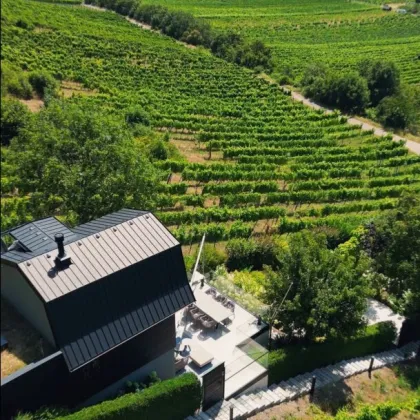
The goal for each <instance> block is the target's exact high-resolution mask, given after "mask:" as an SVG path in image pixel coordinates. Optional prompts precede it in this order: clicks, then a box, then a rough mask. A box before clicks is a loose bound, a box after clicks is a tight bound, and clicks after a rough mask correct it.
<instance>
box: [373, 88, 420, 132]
mask: <svg viewBox="0 0 420 420" xmlns="http://www.w3.org/2000/svg"><path fill="white" fill-rule="evenodd" d="M416 108H417V106H416V103H415V102H414V100H413V98H412V97H411V96H410V94H409V93H408V92H405V91H402V92H400V93H399V94H397V95H393V96H388V97H386V98H384V99H382V100H381V102H380V103H379V105H378V106H377V108H376V115H377V118H378V120H379V121H380V122H381V123H382V124H383V125H384V126H386V127H392V128H397V129H406V128H409V127H412V126H414V125H415V124H416V122H417V113H418V111H416Z"/></svg>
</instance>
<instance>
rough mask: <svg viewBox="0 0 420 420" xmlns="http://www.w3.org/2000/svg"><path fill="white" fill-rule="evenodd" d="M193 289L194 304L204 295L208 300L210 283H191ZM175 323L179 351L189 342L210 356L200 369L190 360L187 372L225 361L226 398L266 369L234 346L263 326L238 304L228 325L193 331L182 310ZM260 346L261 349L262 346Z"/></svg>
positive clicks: (201, 371) (200, 371)
mask: <svg viewBox="0 0 420 420" xmlns="http://www.w3.org/2000/svg"><path fill="white" fill-rule="evenodd" d="M192 288H193V292H194V295H195V298H196V300H197V303H199V302H200V300H201V299H202V298H203V296H204V299H208V297H209V295H207V294H206V293H205V292H206V290H208V289H209V288H210V286H208V285H207V284H204V287H203V288H200V285H199V284H195V285H194V284H193V286H192ZM215 303H216V304H219V305H220V307H221V309H222V310H224V309H225V308H224V306H223V305H222V304H221V303H218V302H216V301H215ZM176 324H177V337H179V338H180V340H179V341H180V344H179V349H180V350H182V349H183V348H184V346H185V345H189V346H190V347H191V349H192V351H194V346H198V347H199V348H200V347H201V348H204V349H205V350H206V351H207V352H209V353H211V354H212V356H213V360H212V362H211V363H210V364H208V365H206V366H203V367H202V368H198V366H196V365H195V364H194V362H192V361H190V363H189V364H188V365H187V367H186V370H187V371H192V372H194V373H196V374H197V375H198V376H201V375H203V374H204V373H206V372H208V371H209V370H211V369H213V368H214V367H215V366H217V365H219V364H220V363H222V362H224V363H225V368H226V374H225V379H226V382H225V397H228V396H229V395H231V394H232V393H234V392H235V391H236V390H238V389H241V388H242V387H244V386H246V385H247V384H248V383H249V382H251V381H252V380H253V379H255V378H257V377H259V376H261V375H262V374H264V373H265V372H266V369H265V368H264V367H263V366H262V365H261V364H260V363H258V362H256V361H255V360H254V359H252V358H251V357H249V356H248V355H247V354H246V350H245V351H243V350H242V349H240V348H238V347H237V346H238V344H240V343H243V342H244V341H246V340H247V339H248V340H249V337H251V336H252V335H254V334H255V333H257V332H258V331H260V330H261V329H263V328H264V327H265V325H264V324H261V325H258V320H257V318H256V317H255V316H254V315H252V314H251V313H249V312H248V311H246V310H245V309H244V308H242V307H240V306H239V305H237V304H236V305H235V311H234V317H233V318H232V322H231V323H230V324H228V325H227V326H224V325H221V324H220V325H219V327H218V328H217V329H212V330H203V331H201V330H196V329H194V328H193V325H192V324H191V322H190V321H187V320H186V319H185V318H184V316H183V311H180V312H178V313H177V314H176ZM250 341H251V342H252V343H251V344H250V345H252V346H254V345H255V346H256V347H257V348H260V347H259V345H258V344H256V343H255V344H254V342H253V341H252V340H250ZM261 349H262V350H264V349H263V348H262V347H261ZM260 351H261V350H260Z"/></svg>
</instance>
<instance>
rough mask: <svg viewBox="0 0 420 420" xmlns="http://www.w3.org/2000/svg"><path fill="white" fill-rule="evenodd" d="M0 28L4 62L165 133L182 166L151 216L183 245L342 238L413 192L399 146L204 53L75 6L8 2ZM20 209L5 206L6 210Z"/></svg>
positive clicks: (410, 162) (415, 160)
mask: <svg viewBox="0 0 420 420" xmlns="http://www.w3.org/2000/svg"><path fill="white" fill-rule="evenodd" d="M2 20H3V21H2V23H3V25H2V57H3V59H7V60H9V61H11V62H13V63H16V64H18V65H20V66H22V67H23V68H25V69H29V70H32V69H38V68H45V69H48V70H49V71H51V72H52V73H54V74H55V75H56V76H58V77H60V78H61V79H62V80H64V81H67V84H68V82H69V81H72V82H78V83H82V84H83V85H84V86H85V88H87V89H90V90H91V94H90V95H83V96H77V95H76V96H75V97H73V98H71V97H70V98H68V99H67V100H70V101H75V102H79V103H85V102H94V103H95V104H96V105H97V106H98V107H105V108H111V109H113V110H115V112H124V109H126V108H127V107H129V106H131V105H133V104H137V105H142V106H143V107H144V108H145V110H147V111H148V112H149V113H150V116H151V120H152V125H153V127H154V128H155V129H156V130H159V131H169V132H171V133H172V140H171V141H172V142H173V143H174V144H175V145H177V147H179V149H180V150H181V151H182V152H183V153H184V155H185V156H186V160H187V162H170V161H162V162H160V163H159V164H158V166H160V167H161V168H162V179H163V180H165V181H163V183H162V189H163V190H164V192H163V193H161V194H160V196H159V199H158V208H159V210H160V217H161V219H162V221H163V222H165V223H167V224H168V225H170V226H171V229H172V230H173V231H174V232H175V234H176V235H177V236H178V238H179V239H180V240H181V241H182V242H183V243H191V242H195V241H198V240H199V238H200V235H201V234H202V233H203V232H207V233H208V239H209V240H213V241H219V240H224V239H228V238H231V237H248V236H249V235H250V234H252V233H254V234H270V233H274V232H280V233H282V232H290V231H296V230H299V229H302V228H304V227H306V226H327V227H329V228H334V229H337V231H338V232H339V233H341V234H342V235H344V236H346V235H348V233H349V232H350V230H351V229H353V228H354V227H356V226H357V225H358V224H359V223H360V222H362V221H367V220H370V219H371V218H373V217H375V216H376V215H378V213H379V212H382V211H386V209H390V208H392V207H393V206H395V203H396V200H397V198H398V197H399V196H400V195H401V194H403V192H404V191H406V190H411V191H415V192H417V193H419V192H420V157H419V156H410V155H408V152H407V149H406V148H405V147H404V146H403V145H402V144H399V143H395V142H392V141H391V140H390V139H387V138H378V137H374V136H372V135H371V133H369V132H362V131H360V129H359V128H357V127H351V126H349V125H347V124H346V123H345V122H344V121H343V119H342V118H341V117H340V116H339V115H337V114H330V115H325V114H323V113H321V112H318V111H314V110H310V109H309V108H307V107H305V106H304V105H302V104H299V103H297V102H294V101H292V100H291V99H290V97H288V96H287V95H286V94H285V93H284V92H283V91H281V90H280V89H279V88H278V86H276V85H270V84H269V83H267V82H266V81H264V80H262V79H260V78H258V77H256V76H254V75H253V74H252V73H251V72H250V71H248V70H245V69H243V68H239V67H236V66H233V65H230V64H228V63H226V62H224V61H222V60H219V59H216V58H214V57H213V56H211V55H210V54H209V53H208V52H206V51H203V50H200V49H188V48H185V46H182V45H179V44H177V43H176V42H175V41H173V40H171V39H169V38H166V37H163V36H160V35H158V34H155V33H152V32H149V31H145V30H141V29H140V28H138V27H135V26H134V25H131V24H130V23H128V22H127V21H125V20H124V19H123V18H121V17H119V16H117V15H116V14H112V13H108V12H106V13H102V12H96V11H92V10H88V9H86V8H82V7H72V6H62V5H57V4H46V3H38V2H33V1H25V2H24V1H22V0H14V1H13V2H12V1H10V0H5V1H3V2H2ZM19 20H20V21H22V20H23V21H25V22H26V25H24V26H25V28H22V27H20V26H22V25H21V24H19V26H16V23H18V21H19ZM210 157H211V158H210ZM170 174H172V175H171V180H170V182H169V184H166V180H167V179H168V175H170ZM19 200H23V198H20V197H12V198H7V199H4V200H2V211H4V209H5V207H7V206H9V207H8V208H9V209H10V208H13V206H14V205H17V204H16V203H18V201H19ZM7 211H9V210H7Z"/></svg>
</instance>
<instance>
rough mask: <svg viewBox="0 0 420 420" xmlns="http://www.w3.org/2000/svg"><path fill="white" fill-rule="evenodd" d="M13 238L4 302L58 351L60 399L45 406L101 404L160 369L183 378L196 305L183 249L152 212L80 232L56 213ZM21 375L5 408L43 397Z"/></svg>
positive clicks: (122, 215)
mask: <svg viewBox="0 0 420 420" xmlns="http://www.w3.org/2000/svg"><path fill="white" fill-rule="evenodd" d="M7 234H8V235H9V236H10V237H11V238H12V240H13V244H12V245H11V246H9V247H6V246H5V244H4V242H3V239H2V253H1V270H2V282H1V294H2V298H4V299H6V300H7V301H8V302H9V303H10V304H11V305H12V306H13V307H14V308H15V309H16V310H17V311H18V312H19V313H20V314H21V315H22V316H23V317H24V318H25V319H26V320H27V321H28V322H29V323H30V324H32V326H33V327H34V328H35V329H36V330H37V331H38V332H39V333H40V335H41V336H42V337H43V339H44V340H46V341H47V342H48V343H49V344H50V345H51V346H52V347H53V348H54V349H55V350H56V351H57V353H55V354H54V355H52V356H48V357H49V359H48V360H50V359H51V360H54V364H55V368H54V372H55V375H54V380H53V381H52V382H53V386H54V388H53V391H51V392H52V394H54V398H55V401H42V403H44V404H45V405H58V404H66V405H67V404H68V405H70V406H71V405H77V404H80V403H81V402H83V401H89V403H92V402H96V401H98V400H100V399H103V398H105V397H108V396H111V395H113V394H115V392H117V391H118V389H119V388H121V387H122V386H123V384H124V382H125V381H126V380H128V379H129V380H132V381H134V380H135V381H141V380H143V379H144V378H145V376H147V375H148V374H149V373H150V372H151V371H156V372H157V373H158V375H159V376H160V377H161V378H162V379H166V378H169V377H172V376H174V374H175V365H174V347H175V313H177V312H178V311H179V310H181V309H182V308H184V307H185V306H187V305H189V304H191V303H192V302H193V301H194V300H195V299H194V295H193V293H192V290H191V287H190V285H189V282H188V279H187V275H186V272H185V265H184V261H183V257H182V252H181V246H180V244H179V242H178V241H177V240H176V239H175V238H174V237H173V236H172V235H171V233H170V232H169V231H168V230H167V229H166V228H165V227H164V226H163V225H162V224H161V223H160V222H159V220H158V219H157V218H156V217H155V216H154V215H153V214H152V213H150V212H145V211H138V210H132V209H122V210H120V211H118V212H116V213H112V214H109V215H106V216H104V217H101V218H99V219H97V220H94V221H91V222H88V223H85V224H82V225H80V226H77V227H75V228H72V229H70V228H68V227H66V226H65V225H64V224H62V223H61V222H60V221H59V220H57V219H56V218H54V217H48V218H45V219H42V220H37V221H34V222H30V223H26V224H24V225H22V226H19V227H17V228H15V229H11V230H9V231H8V232H7ZM9 345H10V347H13V343H12V342H9ZM41 362H42V361H41ZM51 363H52V362H51V361H48V364H49V365H51ZM27 368H28V367H27ZM36 369H38V370H41V371H42V370H43V369H44V367H42V368H40V365H36ZM13 375H15V376H14V377H13ZM13 375H10V376H11V378H9V377H7V378H6V380H3V379H2V395H3V398H2V412H3V404H9V406H10V407H14V404H15V401H14V393H15V392H24V391H25V392H26V395H28V392H34V393H35V394H36V392H37V391H36V389H35V390H32V391H31V390H30V389H25V390H23V389H24V388H25V386H26V385H25V384H26V382H25V381H24V380H23V379H22V377H23V376H25V375H23V376H22V374H21V373H20V372H19V371H18V372H16V373H15V374H13ZM57 375H59V376H60V378H56V376H57ZM26 376H27V377H28V375H26ZM42 376H45V375H42ZM39 380H40V381H42V378H39ZM13 381H14V382H15V383H16V384H17V383H18V382H19V386H17V385H16V386H15V387H14V388H13V391H8V389H6V387H5V388H4V385H8V386H9V388H10V389H11V388H12V387H11V385H10V384H11V383H12V382H13ZM31 381H32V382H34V380H33V379H31ZM49 381H50V382H51V378H49ZM23 383H24V385H22V384H23ZM45 386H48V387H49V388H52V386H51V384H50V383H48V385H47V384H45ZM39 387H41V388H42V384H39ZM15 388H16V389H15ZM18 388H19V389H20V390H22V391H17V389H18ZM69 389H71V393H70V394H71V395H68V396H65V395H64V394H65V393H66V391H68V390H69ZM60 390H61V391H60ZM3 391H6V392H5V393H4V392H3ZM44 394H46V392H45V389H44V390H43V392H42V395H44ZM47 394H48V393H47ZM61 394H63V395H61ZM40 395H41V394H40ZM40 395H39V396H38V399H41V400H42V399H43V398H44V397H43V396H40ZM5 397H6V401H5ZM7 398H9V401H7ZM51 398H52V397H51ZM51 398H50V399H51ZM15 399H16V401H17V400H18V399H19V398H18V397H16V398H15ZM29 399H30V398H29ZM35 399H36V398H35V397H34V400H35ZM44 399H45V398H44ZM12 400H13V401H12ZM28 404H29V403H28ZM34 404H35V405H36V404H37V402H34ZM29 406H30V404H29ZM14 408H16V407H14ZM22 408H23V407H22ZM31 408H32V407H31ZM9 411H12V409H11V408H10V410H9Z"/></svg>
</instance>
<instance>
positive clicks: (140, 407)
mask: <svg viewBox="0 0 420 420" xmlns="http://www.w3.org/2000/svg"><path fill="white" fill-rule="evenodd" d="M200 402H201V385H200V382H199V380H198V379H197V377H196V376H195V375H194V374H192V373H186V374H184V375H181V376H178V377H176V378H173V379H169V380H166V381H163V382H160V383H156V384H155V385H153V386H151V387H150V388H147V389H145V390H144V391H142V392H140V393H131V394H126V395H123V396H122V397H119V398H116V399H115V400H111V401H104V402H102V403H100V404H97V405H94V406H91V407H87V408H84V409H83V410H80V411H78V412H76V413H73V414H71V415H69V416H65V417H61V419H66V420H111V419H112V420H116V419H124V420H130V419H132V420H138V419H159V420H183V419H184V418H185V417H187V416H189V415H192V414H193V413H194V412H195V410H196V409H197V408H199V407H200Z"/></svg>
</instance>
